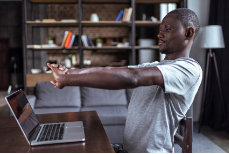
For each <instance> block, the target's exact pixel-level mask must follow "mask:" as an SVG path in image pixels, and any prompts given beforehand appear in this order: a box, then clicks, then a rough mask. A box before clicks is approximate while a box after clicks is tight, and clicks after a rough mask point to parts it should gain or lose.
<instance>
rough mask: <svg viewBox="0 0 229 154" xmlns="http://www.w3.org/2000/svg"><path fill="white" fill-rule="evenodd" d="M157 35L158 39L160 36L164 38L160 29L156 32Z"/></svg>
mask: <svg viewBox="0 0 229 154" xmlns="http://www.w3.org/2000/svg"><path fill="white" fill-rule="evenodd" d="M157 37H158V38H159V39H160V38H164V34H163V33H162V31H160V32H159V33H158V34H157Z"/></svg>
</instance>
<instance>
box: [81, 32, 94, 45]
mask: <svg viewBox="0 0 229 154" xmlns="http://www.w3.org/2000/svg"><path fill="white" fill-rule="evenodd" d="M81 40H82V43H83V46H85V47H90V46H95V45H94V44H93V43H92V41H91V40H90V39H89V38H88V37H87V36H86V35H82V36H81Z"/></svg>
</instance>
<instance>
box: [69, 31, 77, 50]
mask: <svg viewBox="0 0 229 154" xmlns="http://www.w3.org/2000/svg"><path fill="white" fill-rule="evenodd" d="M75 36H76V35H74V34H73V35H72V38H71V41H70V46H69V47H72V45H73V42H74V40H75Z"/></svg>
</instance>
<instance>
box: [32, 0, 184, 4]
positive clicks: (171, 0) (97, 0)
mask: <svg viewBox="0 0 229 154" xmlns="http://www.w3.org/2000/svg"><path fill="white" fill-rule="evenodd" d="M30 2H32V3H78V0H30ZM82 2H83V3H130V2H131V0H82ZM179 2H180V0H135V3H179Z"/></svg>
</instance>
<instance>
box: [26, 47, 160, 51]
mask: <svg viewBox="0 0 229 154" xmlns="http://www.w3.org/2000/svg"><path fill="white" fill-rule="evenodd" d="M158 48H159V46H149V47H141V46H135V49H136V50H139V49H158ZM27 49H28V50H38V51H39V50H79V47H71V48H61V47H53V48H28V47H27ZM82 49H83V50H132V47H131V46H128V47H116V46H102V47H96V46H93V47H82Z"/></svg>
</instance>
